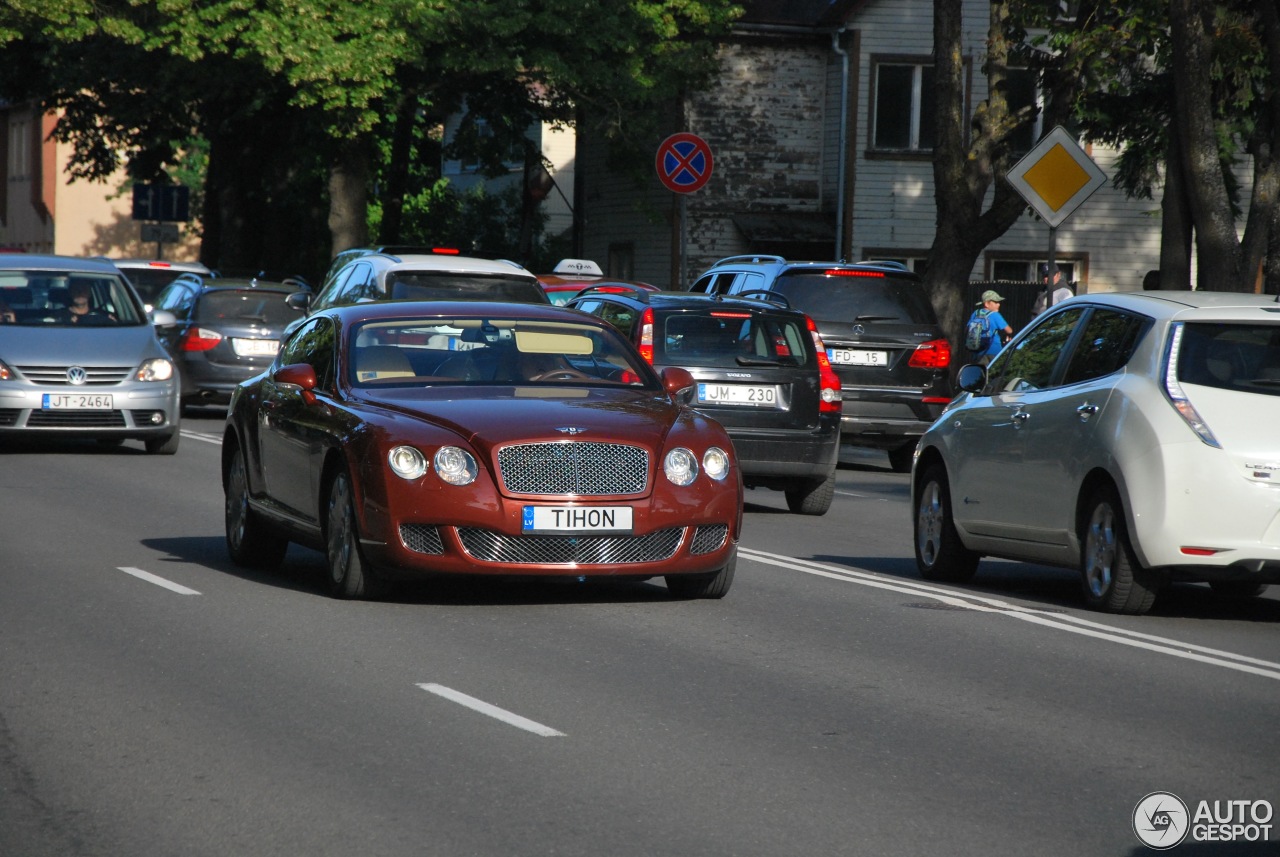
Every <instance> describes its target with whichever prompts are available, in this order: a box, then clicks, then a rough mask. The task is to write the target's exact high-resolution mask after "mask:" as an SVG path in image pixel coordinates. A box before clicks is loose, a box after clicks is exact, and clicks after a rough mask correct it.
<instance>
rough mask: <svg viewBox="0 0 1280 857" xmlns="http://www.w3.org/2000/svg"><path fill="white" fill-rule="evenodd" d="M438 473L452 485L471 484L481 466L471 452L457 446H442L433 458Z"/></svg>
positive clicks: (432, 461) (432, 462)
mask: <svg viewBox="0 0 1280 857" xmlns="http://www.w3.org/2000/svg"><path fill="white" fill-rule="evenodd" d="M431 465H432V466H433V467H434V468H435V469H436V475H437V476H439V477H440V478H441V479H443V480H444V481H445V482H448V483H449V484H450V485H470V484H471V483H472V482H475V481H476V474H478V473H479V472H480V468H479V467H477V466H476V460H475V459H474V458H472V457H471V453H469V452H467V451H466V450H465V449H459V448H458V447H456V446H442V447H440V448H439V449H438V450H436V454H435V455H434V456H433V457H432V459H431Z"/></svg>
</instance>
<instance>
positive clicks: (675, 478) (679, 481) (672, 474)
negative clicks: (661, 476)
mask: <svg viewBox="0 0 1280 857" xmlns="http://www.w3.org/2000/svg"><path fill="white" fill-rule="evenodd" d="M662 472H663V473H665V474H667V479H669V480H670V481H671V483H672V484H674V485H688V484H690V483H691V482H693V480H694V479H697V478H698V458H697V456H695V455H694V454H693V453H692V452H690V451H689V450H687V449H685V448H684V447H677V448H675V449H673V450H671V451H670V452H668V453H667V457H666V458H664V459H662Z"/></svg>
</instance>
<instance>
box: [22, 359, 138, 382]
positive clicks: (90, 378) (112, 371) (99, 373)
mask: <svg viewBox="0 0 1280 857" xmlns="http://www.w3.org/2000/svg"><path fill="white" fill-rule="evenodd" d="M14 368H15V369H17V370H18V372H19V373H20V374H22V376H23V377H25V378H26V379H27V380H29V381H31V382H32V383H35V384H55V385H65V386H71V380H70V379H69V378H67V370H68V369H70V368H71V366H70V365H68V364H61V365H58V366H39V365H29V366H15V367H14ZM135 368H136V367H134V366H85V367H84V373H85V379H84V385H85V386H86V387H100V386H103V385H104V384H119V383H122V382H123V381H126V380H128V378H129V376H130V375H132V374H133V370H134V369H135Z"/></svg>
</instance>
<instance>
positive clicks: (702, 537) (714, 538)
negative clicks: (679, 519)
mask: <svg viewBox="0 0 1280 857" xmlns="http://www.w3.org/2000/svg"><path fill="white" fill-rule="evenodd" d="M727 535H729V526H728V525H727V524H710V525H708V526H705V527H698V529H696V530H694V532H693V541H692V542H691V543H690V545H689V553H691V554H695V555H696V554H703V553H711V552H712V551H715V550H719V549H720V547H721V546H722V545H723V544H724V539H725V536H727Z"/></svg>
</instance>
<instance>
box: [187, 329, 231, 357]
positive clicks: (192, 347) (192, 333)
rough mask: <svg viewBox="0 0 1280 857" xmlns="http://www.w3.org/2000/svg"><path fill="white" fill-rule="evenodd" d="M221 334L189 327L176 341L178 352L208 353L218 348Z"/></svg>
mask: <svg viewBox="0 0 1280 857" xmlns="http://www.w3.org/2000/svg"><path fill="white" fill-rule="evenodd" d="M221 341H222V334H221V333H218V332H217V331H216V330H205V329H204V328H203V327H189V328H187V332H186V333H184V334H182V338H181V339H179V340H178V350H179V351H209V350H211V349H213V348H217V347H218V343H219V342H221Z"/></svg>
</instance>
